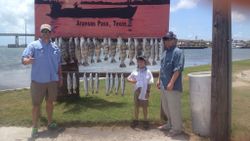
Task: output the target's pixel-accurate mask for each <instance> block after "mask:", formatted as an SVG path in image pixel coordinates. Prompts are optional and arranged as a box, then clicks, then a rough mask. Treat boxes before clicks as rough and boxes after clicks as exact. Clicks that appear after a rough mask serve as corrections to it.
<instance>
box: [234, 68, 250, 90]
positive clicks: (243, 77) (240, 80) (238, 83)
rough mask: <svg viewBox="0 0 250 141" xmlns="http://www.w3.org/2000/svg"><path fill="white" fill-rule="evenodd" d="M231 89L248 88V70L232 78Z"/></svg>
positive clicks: (249, 78) (249, 76) (249, 81)
mask: <svg viewBox="0 0 250 141" xmlns="http://www.w3.org/2000/svg"><path fill="white" fill-rule="evenodd" d="M233 80H234V81H233V87H247V86H250V70H244V71H241V72H240V73H237V74H234V76H233Z"/></svg>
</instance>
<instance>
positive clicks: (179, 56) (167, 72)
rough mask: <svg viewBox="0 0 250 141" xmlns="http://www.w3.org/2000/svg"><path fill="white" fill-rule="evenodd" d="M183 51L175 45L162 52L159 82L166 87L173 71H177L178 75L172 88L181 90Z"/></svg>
mask: <svg viewBox="0 0 250 141" xmlns="http://www.w3.org/2000/svg"><path fill="white" fill-rule="evenodd" d="M184 60H185V59H184V53H183V51H182V50H181V49H179V48H177V47H171V48H168V49H165V51H164V52H163V53H162V58H161V68H160V82H161V84H162V85H163V86H164V88H166V87H167V85H168V83H169V82H170V80H171V78H172V76H173V74H174V72H175V71H179V72H180V75H179V77H178V78H177V79H176V81H175V83H174V88H173V90H175V91H180V92H182V73H181V72H182V71H183V68H184Z"/></svg>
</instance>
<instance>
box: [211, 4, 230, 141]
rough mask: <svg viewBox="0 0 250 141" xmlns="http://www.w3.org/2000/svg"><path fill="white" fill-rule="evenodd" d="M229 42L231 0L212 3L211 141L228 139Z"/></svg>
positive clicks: (226, 140) (225, 140)
mask: <svg viewBox="0 0 250 141" xmlns="http://www.w3.org/2000/svg"><path fill="white" fill-rule="evenodd" d="M231 39H232V38H231V0H213V48H212V82H211V83H212V84H211V126H210V128H211V130H210V137H211V141H229V140H230V132H231V131H230V130H231V101H232V100H231V89H232V80H231V76H232V69H231V67H232V65H231V63H232V49H231Z"/></svg>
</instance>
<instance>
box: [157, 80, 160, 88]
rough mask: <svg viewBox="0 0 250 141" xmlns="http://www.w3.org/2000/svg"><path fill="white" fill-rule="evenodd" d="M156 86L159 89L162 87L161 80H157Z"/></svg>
mask: <svg viewBox="0 0 250 141" xmlns="http://www.w3.org/2000/svg"><path fill="white" fill-rule="evenodd" d="M156 87H157V88H158V89H160V80H157V82H156Z"/></svg>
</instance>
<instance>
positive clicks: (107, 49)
mask: <svg viewBox="0 0 250 141" xmlns="http://www.w3.org/2000/svg"><path fill="white" fill-rule="evenodd" d="M102 46H103V49H104V52H103V56H104V60H105V61H107V60H108V54H109V45H108V39H107V38H104V39H103V42H102Z"/></svg>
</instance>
